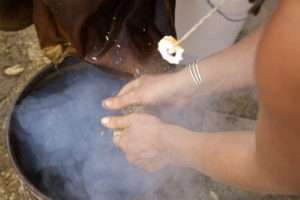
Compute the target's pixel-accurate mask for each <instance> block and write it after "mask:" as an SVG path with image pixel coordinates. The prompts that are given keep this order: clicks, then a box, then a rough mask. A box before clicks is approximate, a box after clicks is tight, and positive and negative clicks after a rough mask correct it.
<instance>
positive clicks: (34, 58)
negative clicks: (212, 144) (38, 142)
mask: <svg viewBox="0 0 300 200" xmlns="http://www.w3.org/2000/svg"><path fill="white" fill-rule="evenodd" d="M273 4H274V1H273V0H269V1H268V3H267V4H266V5H265V6H264V10H263V12H262V13H261V14H260V17H256V18H255V17H253V18H251V19H250V21H248V22H247V24H246V26H245V28H244V29H243V31H242V33H241V35H245V34H247V33H248V32H249V31H250V30H252V29H253V27H255V26H257V24H258V23H260V22H261V20H262V19H264V18H266V17H267V16H268V15H269V13H270V12H271V10H272V8H273V7H274V5H273ZM48 63H50V61H49V60H48V59H47V58H45V57H44V56H43V55H42V54H41V51H40V49H39V45H38V40H37V38H36V34H35V31H34V28H33V27H29V28H27V29H25V30H23V31H19V32H0V160H1V161H0V200H22V199H26V198H25V196H24V191H23V188H22V186H21V184H20V182H19V181H18V179H17V175H16V173H15V172H14V170H13V169H12V166H11V163H10V162H9V159H8V155H7V151H6V144H5V130H6V128H5V126H6V122H7V118H8V114H9V111H10V109H11V106H12V104H13V101H14V99H15V98H16V95H17V94H18V92H19V91H20V89H21V88H22V87H23V86H24V83H25V82H26V81H27V80H29V79H30V78H31V77H32V76H33V75H34V74H35V73H36V72H38V71H39V70H40V69H41V68H43V67H44V66H46V65H47V64H48ZM15 65H20V66H21V67H24V69H25V70H24V72H23V73H21V74H20V75H17V76H6V75H4V70H5V69H6V68H7V67H11V66H15ZM211 102H213V103H212V106H211V107H210V108H209V109H211V110H214V111H217V112H222V113H227V114H232V115H235V116H240V117H244V118H250V119H255V118H256V113H257V109H258V106H257V101H256V97H255V90H254V89H252V88H250V89H244V90H240V91H234V92H230V93H226V94H222V95H218V96H215V97H213V98H211ZM183 171H184V173H186V174H187V176H190V177H194V181H199V180H201V185H202V186H203V187H201V188H197V187H196V185H198V183H195V182H194V183H193V182H190V183H188V184H187V183H185V184H183V183H182V182H181V180H180V177H176V176H175V177H173V178H172V179H171V180H168V181H169V182H171V183H170V184H167V185H166V186H165V189H166V191H167V190H168V187H171V186H172V185H173V184H178V185H177V186H175V188H178V192H176V193H175V194H176V196H173V197H172V198H170V197H168V198H167V197H166V196H164V194H163V192H160V193H159V194H160V195H158V196H156V197H155V199H191V198H190V197H189V195H188V194H185V193H184V192H182V191H181V190H180V188H183V187H187V186H188V187H189V188H190V189H189V191H193V192H195V193H198V194H199V195H197V196H194V197H193V198H192V199H198V200H200V199H204V200H207V199H208V200H209V199H211V200H218V199H220V200H238V199H241V200H297V199H299V200H300V197H297V196H272V195H263V194H256V193H250V192H246V191H242V190H238V189H234V188H231V187H228V186H225V185H223V184H220V183H217V182H215V181H213V180H211V179H210V178H208V177H205V176H203V175H201V174H199V173H197V172H194V171H191V170H186V169H185V170H183ZM173 188H174V187H173ZM138 199H151V197H149V196H148V197H147V194H145V196H141V197H139V198H138Z"/></svg>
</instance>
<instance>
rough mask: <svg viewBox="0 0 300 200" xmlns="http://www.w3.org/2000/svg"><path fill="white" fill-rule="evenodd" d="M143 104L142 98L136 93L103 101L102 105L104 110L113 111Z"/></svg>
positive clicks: (132, 92)
mask: <svg viewBox="0 0 300 200" xmlns="http://www.w3.org/2000/svg"><path fill="white" fill-rule="evenodd" d="M140 103H141V97H140V96H139V95H138V93H136V92H135V91H131V92H129V93H126V94H123V95H121V96H115V97H111V98H108V99H105V100H103V102H102V104H103V107H104V108H107V109H111V110H118V109H122V108H125V107H127V106H130V105H136V104H140Z"/></svg>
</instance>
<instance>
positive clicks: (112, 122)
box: [101, 116, 130, 130]
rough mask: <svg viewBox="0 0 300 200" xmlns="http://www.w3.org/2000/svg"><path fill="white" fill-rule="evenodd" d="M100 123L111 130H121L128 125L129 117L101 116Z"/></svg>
mask: <svg viewBox="0 0 300 200" xmlns="http://www.w3.org/2000/svg"><path fill="white" fill-rule="evenodd" d="M101 124H102V125H103V126H104V127H106V128H109V129H112V130H123V129H125V128H128V127H129V126H130V117H129V116H111V117H103V118H102V119H101Z"/></svg>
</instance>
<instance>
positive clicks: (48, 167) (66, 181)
mask: <svg viewBox="0 0 300 200" xmlns="http://www.w3.org/2000/svg"><path fill="white" fill-rule="evenodd" d="M70 77H71V79H70ZM80 77H82V78H80ZM66 80H69V82H68V81H66ZM70 80H71V81H70ZM80 81H83V82H82V83H81V82H80ZM76 84H77V85H78V88H76V87H77V86H76V87H75V88H76V89H75V90H71V89H70V90H69V87H70V88H72V87H73V85H76ZM84 84H86V87H82V85H84ZM124 84H125V81H123V80H119V79H116V78H115V77H112V76H110V75H108V74H107V73H104V72H103V71H101V70H100V69H99V68H97V67H95V66H93V65H90V64H87V63H83V62H80V61H78V60H74V59H68V60H67V61H65V62H63V63H62V64H61V65H60V66H58V68H55V67H54V66H52V67H48V68H46V69H44V70H43V71H42V72H40V73H39V74H38V75H37V76H36V77H35V78H33V80H32V81H31V82H29V84H28V85H27V86H26V87H25V89H24V90H23V91H22V93H21V94H20V96H19V98H18V100H17V102H16V105H15V107H14V110H13V112H12V115H11V120H10V124H9V140H8V142H9V148H10V154H11V157H12V159H13V161H14V164H15V167H16V168H17V169H18V171H19V173H21V176H23V177H24V178H25V180H26V181H27V182H28V183H29V184H30V185H31V186H33V187H34V188H36V189H37V190H38V191H39V192H40V193H41V194H43V195H45V196H47V197H49V198H51V199H55V200H60V199H64V200H67V199H72V200H76V199H86V200H89V199H91V200H93V199H110V200H119V199H120V200H121V199H122V200H126V199H132V198H133V197H134V196H136V195H139V194H140V193H142V192H144V191H145V190H146V188H148V187H150V185H151V184H152V183H153V182H154V179H155V176H153V174H149V173H147V172H145V171H144V170H142V169H140V168H138V167H136V166H134V165H132V164H130V163H128V162H127V161H126V159H125V156H124V154H123V153H122V152H121V151H120V150H119V149H117V148H116V147H115V146H114V145H113V144H112V140H111V139H112V133H111V132H110V131H109V130H107V129H105V128H104V127H102V126H100V124H99V120H100V118H101V117H103V116H105V115H109V114H117V115H118V114H120V113H116V112H110V111H106V110H105V109H103V108H102V107H101V98H106V97H108V96H109V95H114V94H116V93H117V91H118V90H119V89H120V88H121V87H122V86H123V85H124ZM89 87H91V88H92V89H91V90H90V89H89ZM97 88H99V90H98V89H97ZM89 90H90V91H89ZM110 90H112V91H110ZM78 91H79V92H78ZM96 93H97V94H96ZM57 94H59V95H60V94H63V95H64V96H63V97H66V98H65V99H63V100H61V96H59V95H58V97H59V98H60V100H59V103H60V104H61V105H59V104H57V103H56V102H55V103H54V105H52V104H53V103H45V101H47V100H48V99H51V98H54V97H55V98H56V96H55V95H57ZM66 94H68V95H69V96H68V95H66ZM53 96H54V97H53ZM58 97H57V98H58ZM78 98H80V99H81V100H80V101H79V103H80V104H78V106H79V107H80V109H77V108H75V107H74V108H73V107H72V106H73V105H72V104H71V105H70V106H69V105H68V104H69V102H72V101H74V102H76V101H77V99H78ZM82 99H83V100H82ZM33 100H34V101H33ZM82 101H83V102H84V103H86V104H87V105H82V104H81V102H82ZM24 102H25V103H24ZM26 102H27V105H30V106H31V107H30V108H29V109H27V108H24V107H26ZM32 102H33V103H32ZM39 103H41V105H42V106H40V107H38V105H39ZM76 103H78V102H76ZM91 104H93V105H92V106H91ZM45 105H47V106H49V105H51V106H52V107H51V108H49V109H48V108H47V109H48V110H45V111H44V109H46V108H44V107H43V106H45ZM57 106H60V107H59V108H57ZM68 106H69V107H68ZM27 107H28V106H27ZM67 107H68V109H67ZM98 107H99V108H98ZM29 111H30V112H32V113H30V112H29ZM52 112H53V113H52ZM67 112H70V113H69V114H66V113H67ZM78 112H79V113H80V114H78V117H77V118H76V116H77V113H78ZM48 113H49V114H48ZM50 113H52V114H53V115H54V117H53V118H49V116H51V115H52V114H50ZM60 115H61V116H60ZM31 117H32V119H30V118H31ZM56 118H58V119H56ZM28 120H29V121H28ZM51 120H52V121H54V122H53V123H54V124H53V123H52V122H51ZM84 120H86V121H85V122H82V124H81V121H84ZM24 121H25V122H24ZM50 122H51V123H52V125H51V123H50ZM49 123H50V125H49ZM66 123H70V124H69V125H68V126H66V125H65V124H66ZM89 126H90V127H92V128H90V127H89ZM56 127H58V128H56ZM60 127H62V128H60ZM69 129H71V130H69ZM48 135H50V136H51V137H52V138H51V137H50V139H49V138H48ZM68 135H69V136H68ZM36 138H38V139H36ZM44 140H47V142H45V141H44ZM49 141H50V142H49Z"/></svg>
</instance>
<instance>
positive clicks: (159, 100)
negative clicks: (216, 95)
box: [103, 72, 194, 110]
mask: <svg viewBox="0 0 300 200" xmlns="http://www.w3.org/2000/svg"><path fill="white" fill-rule="evenodd" d="M184 75H185V74H183V75H182V74H181V73H179V72H176V73H170V74H162V75H144V76H142V77H140V78H138V79H136V80H133V81H131V82H129V83H128V84H127V85H125V86H124V87H123V88H122V89H121V91H120V92H119V94H118V95H117V96H116V97H111V98H108V99H105V100H103V106H104V107H105V108H107V109H113V110H115V109H121V108H124V107H127V106H130V105H146V106H154V105H155V106H164V108H166V107H168V108H170V107H171V108H172V107H176V108H180V107H182V106H184V105H185V104H186V103H187V101H188V100H189V99H190V98H191V96H192V95H193V93H194V88H193V87H191V86H192V85H193V83H192V81H191V78H190V77H188V81H186V78H185V76H184ZM188 75H189V74H188Z"/></svg>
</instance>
